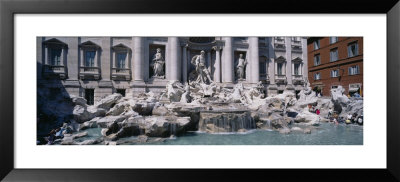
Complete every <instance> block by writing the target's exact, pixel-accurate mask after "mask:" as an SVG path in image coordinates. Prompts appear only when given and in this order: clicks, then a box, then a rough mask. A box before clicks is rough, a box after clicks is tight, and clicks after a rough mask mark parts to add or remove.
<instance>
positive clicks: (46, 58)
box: [44, 45, 50, 65]
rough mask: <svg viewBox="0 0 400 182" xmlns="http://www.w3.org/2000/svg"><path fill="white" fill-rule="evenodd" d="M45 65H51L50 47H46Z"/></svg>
mask: <svg viewBox="0 0 400 182" xmlns="http://www.w3.org/2000/svg"><path fill="white" fill-rule="evenodd" d="M44 64H45V65H49V64H50V63H49V47H48V46H47V45H45V46H44Z"/></svg>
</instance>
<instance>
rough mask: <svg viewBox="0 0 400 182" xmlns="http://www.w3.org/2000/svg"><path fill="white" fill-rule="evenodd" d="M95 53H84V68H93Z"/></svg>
mask: <svg viewBox="0 0 400 182" xmlns="http://www.w3.org/2000/svg"><path fill="white" fill-rule="evenodd" d="M95 55H96V51H86V52H85V67H94V57H95Z"/></svg>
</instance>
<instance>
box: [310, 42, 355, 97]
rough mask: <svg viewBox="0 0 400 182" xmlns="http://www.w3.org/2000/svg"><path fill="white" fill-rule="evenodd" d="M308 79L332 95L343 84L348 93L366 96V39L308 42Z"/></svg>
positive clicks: (312, 85)
mask: <svg viewBox="0 0 400 182" xmlns="http://www.w3.org/2000/svg"><path fill="white" fill-rule="evenodd" d="M307 50H308V80H309V81H310V84H311V87H312V88H313V89H314V90H316V91H318V92H319V91H320V92H322V95H324V96H329V95H330V90H331V89H332V88H337V87H338V86H339V85H341V86H342V87H343V88H344V89H345V90H346V91H345V93H346V94H349V95H353V94H355V93H359V94H360V95H361V96H362V95H363V38H362V37H310V38H308V39H307Z"/></svg>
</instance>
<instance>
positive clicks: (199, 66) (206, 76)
mask: <svg viewBox="0 0 400 182" xmlns="http://www.w3.org/2000/svg"><path fill="white" fill-rule="evenodd" d="M204 54H205V52H204V51H201V52H200V55H196V56H194V57H193V58H192V61H191V63H192V64H193V65H195V66H196V74H197V77H195V79H196V80H195V82H196V83H207V81H208V82H210V83H212V82H213V81H212V79H211V76H210V72H209V71H208V69H207V66H206V57H205V55H204Z"/></svg>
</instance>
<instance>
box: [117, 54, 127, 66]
mask: <svg viewBox="0 0 400 182" xmlns="http://www.w3.org/2000/svg"><path fill="white" fill-rule="evenodd" d="M126 55H127V53H126V52H125V53H117V68H125V61H126Z"/></svg>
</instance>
